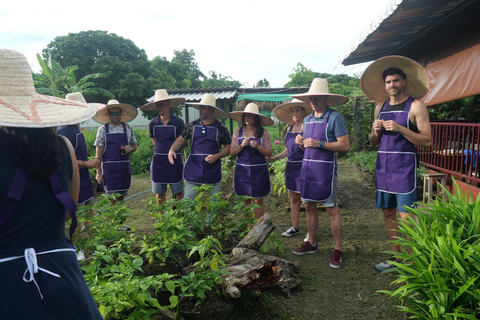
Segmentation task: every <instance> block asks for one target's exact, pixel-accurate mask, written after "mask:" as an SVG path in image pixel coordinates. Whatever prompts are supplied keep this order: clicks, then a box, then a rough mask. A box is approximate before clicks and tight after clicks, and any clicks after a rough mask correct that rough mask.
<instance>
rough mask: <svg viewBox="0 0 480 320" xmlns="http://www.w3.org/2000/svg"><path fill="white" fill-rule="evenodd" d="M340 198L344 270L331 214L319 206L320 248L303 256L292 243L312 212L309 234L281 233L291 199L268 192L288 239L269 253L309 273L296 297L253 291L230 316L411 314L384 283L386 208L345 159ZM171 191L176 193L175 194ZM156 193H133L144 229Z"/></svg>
mask: <svg viewBox="0 0 480 320" xmlns="http://www.w3.org/2000/svg"><path fill="white" fill-rule="evenodd" d="M150 186H151V182H150V178H149V176H148V175H142V176H134V177H133V180H132V188H131V189H130V191H129V195H130V196H133V195H136V194H138V193H141V192H143V191H145V190H148V189H149V188H150ZM231 190H232V187H231V181H228V182H227V183H225V184H223V185H222V191H223V192H224V194H230V193H231ZM338 193H339V195H338V197H339V202H340V210H341V214H342V221H343V260H344V265H343V267H342V268H341V269H332V268H330V267H329V261H330V257H331V253H332V250H333V236H332V233H331V229H330V219H329V217H328V214H327V213H326V211H324V210H320V211H319V227H318V231H317V239H318V253H316V254H309V255H305V256H296V255H293V254H292V250H293V249H295V248H297V247H299V246H300V245H301V244H302V241H303V237H304V235H305V233H306V232H307V230H306V220H305V214H304V213H302V214H301V217H300V230H301V234H300V235H298V236H293V237H290V238H284V237H282V236H281V233H282V232H283V231H285V230H286V229H287V228H288V227H289V226H290V223H291V222H290V213H289V212H288V211H287V208H288V207H289V199H288V196H287V195H286V194H283V195H277V194H274V193H273V191H272V193H270V195H269V196H268V197H266V198H265V200H264V201H265V213H267V214H269V215H270V216H271V219H272V220H273V223H274V224H275V226H276V229H275V230H274V232H273V233H274V234H275V235H276V236H277V238H278V239H280V240H281V241H282V242H283V247H284V250H285V252H284V253H281V252H280V251H278V250H276V249H275V248H273V247H270V248H269V250H268V251H267V254H269V255H272V256H276V257H278V258H281V259H285V260H288V261H292V262H296V263H298V265H299V271H298V274H297V275H298V276H299V277H300V279H301V280H302V282H301V283H300V285H298V286H297V287H295V288H294V289H293V290H292V291H291V293H290V296H289V297H287V296H284V295H281V294H271V293H268V292H266V293H265V292H264V291H261V292H253V293H251V294H246V295H245V296H248V298H249V299H239V301H238V302H237V303H236V307H235V309H234V310H233V312H232V314H231V316H230V319H249V320H250V319H405V318H406V317H405V314H404V313H402V312H399V311H397V310H396V309H395V304H399V303H400V301H399V300H395V299H392V298H390V297H389V296H387V295H386V294H383V293H378V292H377V291H378V290H385V289H392V286H391V285H390V284H391V282H392V281H393V280H394V279H395V278H396V277H395V274H394V273H389V274H382V273H379V272H377V271H376V270H375V269H374V267H373V266H374V264H375V263H378V262H380V261H382V260H384V259H386V258H387V257H388V255H387V254H385V253H383V251H385V250H388V249H389V244H388V243H387V241H386V231H385V226H384V220H383V215H382V213H381V210H379V209H377V208H376V207H375V188H374V186H373V185H372V184H371V183H370V182H369V181H367V180H366V179H365V178H364V177H363V175H362V173H360V172H359V171H358V169H356V168H355V166H354V165H353V164H350V163H348V162H347V161H345V160H343V159H340V160H339V166H338ZM167 195H168V194H167ZM152 197H153V194H152V193H150V192H147V193H143V194H141V195H138V196H135V197H132V198H131V199H128V197H127V199H128V200H127V201H126V203H125V204H126V206H128V207H129V208H131V209H132V210H133V213H134V214H133V217H131V218H129V219H128V220H127V221H126V224H127V225H132V226H133V227H134V230H135V233H136V234H139V235H143V234H149V233H152V232H153V228H152V217H151V216H150V215H149V214H148V213H146V212H145V207H146V204H145V202H142V200H144V199H149V198H152Z"/></svg>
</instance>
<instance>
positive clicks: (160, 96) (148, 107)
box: [140, 89, 185, 111]
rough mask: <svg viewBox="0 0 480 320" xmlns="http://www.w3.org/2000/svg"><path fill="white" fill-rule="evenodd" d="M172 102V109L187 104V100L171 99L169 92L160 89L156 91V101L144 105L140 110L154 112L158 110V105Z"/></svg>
mask: <svg viewBox="0 0 480 320" xmlns="http://www.w3.org/2000/svg"><path fill="white" fill-rule="evenodd" d="M165 100H170V108H173V107H176V106H179V105H181V104H183V103H184V102H185V98H181V97H177V98H170V97H169V96H168V92H167V90H165V89H158V90H155V99H154V100H153V101H152V102H149V103H147V104H144V105H143V106H141V107H140V110H143V111H152V110H157V106H156V103H157V102H160V101H165Z"/></svg>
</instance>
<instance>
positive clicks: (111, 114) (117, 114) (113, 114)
mask: <svg viewBox="0 0 480 320" xmlns="http://www.w3.org/2000/svg"><path fill="white" fill-rule="evenodd" d="M108 114H109V115H110V116H111V117H113V116H117V117H120V116H121V115H122V113H121V112H109V113H108Z"/></svg>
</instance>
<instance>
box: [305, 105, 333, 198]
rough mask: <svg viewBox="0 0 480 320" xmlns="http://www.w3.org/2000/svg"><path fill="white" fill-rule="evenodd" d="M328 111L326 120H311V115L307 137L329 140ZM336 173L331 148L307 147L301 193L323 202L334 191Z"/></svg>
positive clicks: (306, 132) (307, 127)
mask: <svg viewBox="0 0 480 320" xmlns="http://www.w3.org/2000/svg"><path fill="white" fill-rule="evenodd" d="M330 114H331V112H330V113H328V115H327V117H326V119H325V122H309V121H310V119H311V118H312V115H309V117H308V119H307V121H306V123H305V127H304V128H303V130H304V132H305V135H304V137H305V139H308V138H314V139H316V140H319V141H328V136H327V128H328V118H329V117H330ZM334 174H335V154H334V153H333V152H332V151H330V150H325V149H319V148H305V156H304V158H303V163H302V170H301V173H300V182H299V183H300V194H301V195H302V198H303V199H305V200H309V201H314V202H321V201H325V200H327V199H329V198H330V197H331V196H332V193H333V177H334Z"/></svg>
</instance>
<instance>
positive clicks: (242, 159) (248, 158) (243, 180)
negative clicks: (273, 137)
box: [233, 128, 270, 198]
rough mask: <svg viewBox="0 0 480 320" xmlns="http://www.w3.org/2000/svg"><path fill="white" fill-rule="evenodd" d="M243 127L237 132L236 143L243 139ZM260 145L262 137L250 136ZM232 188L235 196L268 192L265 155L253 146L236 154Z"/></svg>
mask: <svg viewBox="0 0 480 320" xmlns="http://www.w3.org/2000/svg"><path fill="white" fill-rule="evenodd" d="M242 135H243V128H240V131H239V133H238V142H237V145H238V146H240V145H241V144H242V141H243V140H244V139H245V138H244V137H242ZM251 140H255V141H256V142H257V143H258V144H259V145H262V138H250V141H251ZM233 181H234V185H233V186H234V190H235V194H236V195H237V196H250V197H253V198H263V197H266V196H268V194H269V193H270V173H269V172H268V165H267V161H266V160H265V156H264V155H263V154H262V153H261V152H260V151H258V150H257V149H255V148H252V147H250V146H247V147H245V148H244V149H243V150H242V151H240V153H239V154H238V158H237V164H236V165H235V174H234V177H233Z"/></svg>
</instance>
